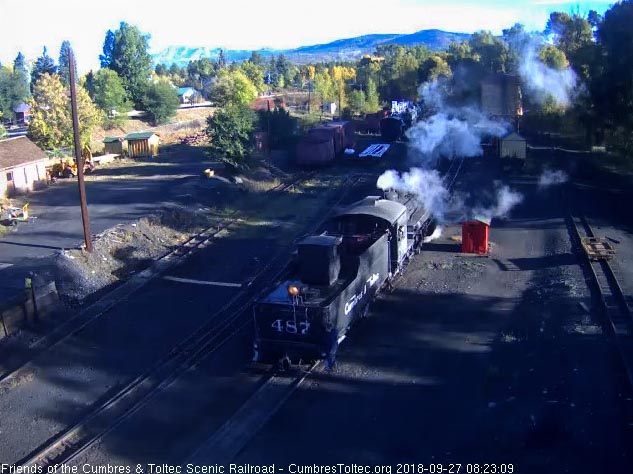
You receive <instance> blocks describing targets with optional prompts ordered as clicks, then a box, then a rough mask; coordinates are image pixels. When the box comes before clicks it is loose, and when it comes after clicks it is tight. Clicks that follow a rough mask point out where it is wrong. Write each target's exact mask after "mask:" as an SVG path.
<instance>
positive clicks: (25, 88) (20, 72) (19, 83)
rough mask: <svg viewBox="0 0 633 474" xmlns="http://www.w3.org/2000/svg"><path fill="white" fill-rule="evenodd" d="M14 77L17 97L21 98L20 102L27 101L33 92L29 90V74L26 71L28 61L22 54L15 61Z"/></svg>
mask: <svg viewBox="0 0 633 474" xmlns="http://www.w3.org/2000/svg"><path fill="white" fill-rule="evenodd" d="M13 77H14V84H15V89H16V95H19V96H20V101H23V100H24V99H26V98H27V97H28V96H29V95H30V93H31V90H30V89H29V73H28V71H27V69H26V59H25V58H24V55H23V54H22V53H18V55H17V56H16V57H15V60H14V61H13Z"/></svg>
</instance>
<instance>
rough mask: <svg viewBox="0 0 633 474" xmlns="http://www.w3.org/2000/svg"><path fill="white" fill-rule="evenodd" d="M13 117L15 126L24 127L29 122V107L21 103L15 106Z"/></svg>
mask: <svg viewBox="0 0 633 474" xmlns="http://www.w3.org/2000/svg"><path fill="white" fill-rule="evenodd" d="M13 115H14V118H15V123H16V124H18V125H26V124H28V123H29V122H30V121H31V106H30V105H28V104H25V103H24V102H22V103H20V104H18V105H16V106H15V108H14V109H13Z"/></svg>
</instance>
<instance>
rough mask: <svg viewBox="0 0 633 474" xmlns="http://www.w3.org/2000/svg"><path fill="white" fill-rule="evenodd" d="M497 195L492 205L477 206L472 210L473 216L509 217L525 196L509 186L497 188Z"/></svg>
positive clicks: (489, 217)
mask: <svg viewBox="0 0 633 474" xmlns="http://www.w3.org/2000/svg"><path fill="white" fill-rule="evenodd" d="M496 195H497V196H496V197H497V199H496V202H495V203H494V204H493V205H492V206H489V207H487V208H475V209H474V210H473V211H472V216H482V217H486V218H488V219H492V218H493V217H507V216H508V214H510V211H511V210H512V208H514V206H516V205H517V204H519V203H520V202H521V201H523V196H522V195H521V194H519V193H517V192H516V191H513V190H511V189H510V188H509V187H508V186H501V187H499V188H497V193H496ZM472 216H471V217H472Z"/></svg>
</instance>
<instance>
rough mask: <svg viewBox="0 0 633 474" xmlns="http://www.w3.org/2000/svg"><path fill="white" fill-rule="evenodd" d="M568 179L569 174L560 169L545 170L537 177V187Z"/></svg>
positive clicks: (559, 182)
mask: <svg viewBox="0 0 633 474" xmlns="http://www.w3.org/2000/svg"><path fill="white" fill-rule="evenodd" d="M568 180H569V176H567V174H566V173H565V172H563V171H561V170H556V171H552V170H545V171H543V174H541V176H540V177H539V179H538V186H539V188H546V187H548V186H553V185H555V184H563V183H566V182H567V181H568Z"/></svg>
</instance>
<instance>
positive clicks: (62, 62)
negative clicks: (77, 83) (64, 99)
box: [59, 41, 77, 87]
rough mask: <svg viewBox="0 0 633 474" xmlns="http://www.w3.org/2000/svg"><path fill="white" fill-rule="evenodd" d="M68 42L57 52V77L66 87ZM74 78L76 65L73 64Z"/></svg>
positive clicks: (68, 59)
mask: <svg viewBox="0 0 633 474" xmlns="http://www.w3.org/2000/svg"><path fill="white" fill-rule="evenodd" d="M70 51H71V47H70V41H64V42H63V43H62V47H61V48H60V50H59V77H60V79H61V80H62V84H64V85H65V86H66V87H68V86H69V85H70ZM75 77H77V63H75Z"/></svg>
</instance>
